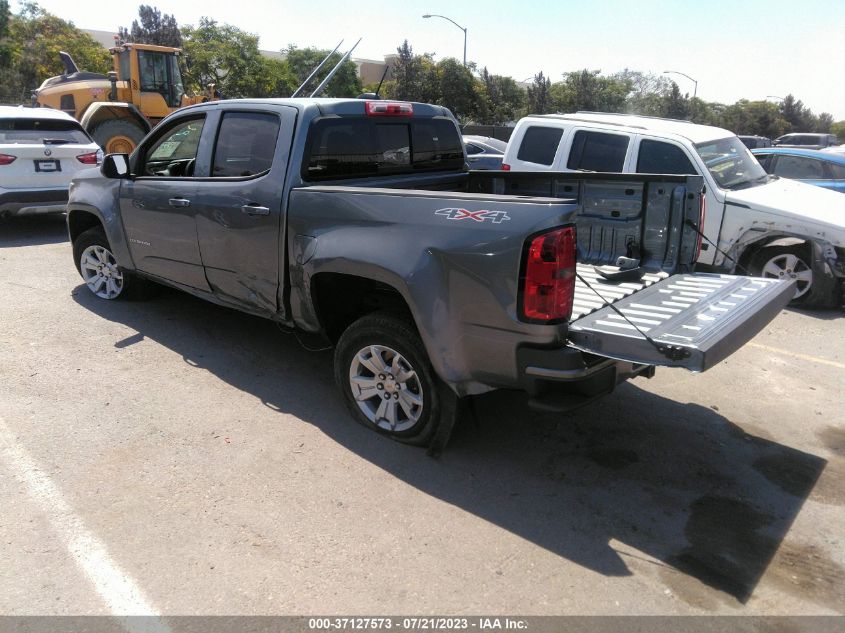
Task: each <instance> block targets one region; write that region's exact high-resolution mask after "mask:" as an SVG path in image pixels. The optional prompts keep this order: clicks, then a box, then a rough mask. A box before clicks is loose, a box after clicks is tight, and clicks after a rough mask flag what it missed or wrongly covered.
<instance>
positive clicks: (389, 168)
mask: <svg viewBox="0 0 845 633" xmlns="http://www.w3.org/2000/svg"><path fill="white" fill-rule="evenodd" d="M463 166H464V146H463V142H462V140H461V137H460V135H459V134H458V130H457V128H456V127H455V124H454V122H453V121H452V120H451V119H447V118H431V119H422V118H421V119H410V120H408V119H404V120H394V121H387V120H384V119H377V118H352V117H339V118H325V119H318V120H316V121H314V123H312V125H311V130H310V132H309V135H308V145H307V147H306V151H305V162H304V164H303V166H302V177H303V179H305V180H330V179H338V178H356V177H364V176H380V175H386V174H407V173H414V172H417V171H430V170H456V169H463Z"/></svg>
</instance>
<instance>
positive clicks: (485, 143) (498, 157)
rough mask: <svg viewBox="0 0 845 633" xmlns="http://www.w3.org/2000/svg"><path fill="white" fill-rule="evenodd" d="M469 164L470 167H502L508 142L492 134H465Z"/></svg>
mask: <svg viewBox="0 0 845 633" xmlns="http://www.w3.org/2000/svg"><path fill="white" fill-rule="evenodd" d="M463 138H464V147H465V148H466V153H467V165H469V168H470V169H501V168H502V157H503V156H504V154H505V148H506V147H507V146H508V144H507V142H505V141H500V140H499V139H497V138H493V137H492V136H475V135H473V134H464V137H463Z"/></svg>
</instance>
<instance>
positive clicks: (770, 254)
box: [750, 246, 815, 305]
mask: <svg viewBox="0 0 845 633" xmlns="http://www.w3.org/2000/svg"><path fill="white" fill-rule="evenodd" d="M750 268H751V272H752V273H753V274H755V275H757V276H758V277H765V278H768V279H785V280H789V279H795V280H796V281H797V282H798V287H797V288H796V289H795V296H794V297H793V298H792V301H791V302H790V305H801V304H803V303H805V302H808V300H809V299H810V297H811V296H812V295H813V291H814V290H815V288H814V286H813V265H812V262H811V261H810V260H809V258H808V257H807V253H806V249H804V248H801V247H800V246H769V247H767V248H762V249H760V251H759V252H758V253H757V254H756V255H754V257H753V258H752V260H751V267H750Z"/></svg>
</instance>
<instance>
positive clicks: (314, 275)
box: [67, 99, 794, 445]
mask: <svg viewBox="0 0 845 633" xmlns="http://www.w3.org/2000/svg"><path fill="white" fill-rule="evenodd" d="M465 159H466V157H465V154H464V149H463V145H462V143H461V136H460V132H459V130H458V127H457V125H456V123H455V121H454V118H453V117H452V116H451V115H450V113H449V112H448V110H445V109H444V108H441V107H438V106H432V105H425V104H419V103H401V102H387V101H364V100H352V99H346V100H337V99H314V100H308V99H272V100H233V101H219V102H215V103H207V104H202V105H199V106H192V107H188V108H183V109H181V110H179V111H178V112H176V113H174V114H172V115H171V116H169V117H167V118H166V119H165V120H164V121H162V123H161V124H159V125H158V126H157V127H156V128H155V129H154V130H153V131H152V132H151V133H150V134H149V136H147V138H146V139H144V140H143V141H142V142H141V143H140V145H139V146H138V148H137V149H136V150H135V152H134V153H133V154H132V156H131V157H128V156H126V155H120V154H113V155H109V156H107V157H106V159H105V161H104V163H103V165H102V167H101V169H100V170H93V169H92V170H88V171H87V172H85V173H84V174H82V175H80V176H79V177H78V178H76V179H75V180H74V181H73V184H72V186H71V189H70V199H69V203H68V214H67V222H68V228H69V232H70V239H71V242H72V243H73V256H74V260H75V264H76V266H77V268H78V269H79V272H80V274H81V275H82V278H83V280H84V282H85V284H86V285H87V287H88V288H89V289H90V290H91V291H92V292H93V293H94V294H95V295H96V296H98V297H101V298H103V299H109V300H111V299H121V298H124V297H127V296H131V295H133V294H137V293H139V291H140V290H141V289H142V287H143V286H144V285H145V284H148V283H149V282H150V281H155V282H160V283H163V284H167V285H169V286H173V287H175V288H179V289H181V290H184V291H186V292H189V293H191V294H193V295H196V296H198V297H202V298H204V299H207V300H209V301H212V302H214V303H217V304H221V305H224V306H229V307H232V308H236V309H238V310H242V311H244V312H249V313H252V314H256V315H260V316H263V317H267V318H269V319H273V320H275V321H277V322H279V323H281V324H283V325H285V326H289V327H292V328H296V329H297V330H299V331H300V332H305V333H311V334H313V335H318V336H321V337H323V338H324V339H326V340H327V341H328V343H329V344H331V345H333V346H334V348H335V353H334V363H335V378H336V381H337V384H338V387H339V388H340V390H341V392H342V393H343V396H344V399H345V401H346V403H347V405H348V408H349V410H350V411H351V413H352V415H353V416H354V417H355V418H356V419H357V420H358V421H359V422H361V423H363V424H364V425H366V426H369V427H371V428H373V429H375V430H377V431H380V432H382V433H385V434H387V435H389V436H391V437H393V438H395V439H397V440H400V441H404V442H407V443H411V444H419V445H426V444H431V443H432V442H435V441H437V439H436V438H437V437H438V436H440V435H441V434H442V432H443V431H442V429H443V428H451V424H452V422H453V419H454V411H455V409H456V404H457V402H458V400H459V399H460V398H462V397H463V396H469V395H474V394H481V393H484V392H486V391H490V390H493V389H514V390H521V391H524V392H527V394H528V396H529V402H530V404H532V405H534V406H537V407H542V408H545V409H547V410H567V409H571V408H573V407H576V406H578V405H581V404H584V403H586V402H589V401H590V400H592V399H593V398H596V397H598V396H600V395H602V394H606V393H609V392H610V391H612V390H613V389H614V387H615V386H616V385H617V384H619V383H620V382H622V381H624V380H626V379H628V378H632V377H634V376H638V375H639V376H647V377H650V376H651V375H652V374H653V372H654V368H655V366H658V365H663V366H671V367H684V368H686V369H689V370H692V371H703V370H706V369H707V368H709V367H712V366H713V365H715V364H716V363H718V362H720V361H721V360H722V359H724V358H725V357H726V356H728V355H729V354H731V353H732V352H733V351H735V350H736V349H738V348H739V347H740V346H741V345H743V344H744V343H745V341H747V340H748V339H749V338H750V337H752V336H753V335H754V334H755V333H756V332H758V331H759V330H760V329H761V328H762V327H763V326H765V324H766V323H768V322H769V321H770V320H771V319H772V318H774V316H775V315H776V314H777V313H778V312H779V311H780V310H781V309H782V308H783V306H785V305H786V304H787V303H788V302H789V300H790V297H791V296H792V294H793V292H794V286H793V285H792V282H783V281H777V280H768V279H760V278H751V277H737V276H731V275H719V274H694V273H692V266H693V264H694V263H695V261H696V257H697V255H698V252H699V249H700V243H699V233H698V232H697V227H698V226H699V225H700V222H701V218H700V212H701V206H700V205H701V190H702V185H703V183H702V180H701V178H700V177H698V176H669V175H667V176H662V175H633V174H597V173H570V174H558V173H555V174H552V173H505V172H472V171H467V170H466V169H465Z"/></svg>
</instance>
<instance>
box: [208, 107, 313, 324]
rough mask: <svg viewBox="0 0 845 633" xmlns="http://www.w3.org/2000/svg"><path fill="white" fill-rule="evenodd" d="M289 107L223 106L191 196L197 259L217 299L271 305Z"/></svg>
mask: <svg viewBox="0 0 845 633" xmlns="http://www.w3.org/2000/svg"><path fill="white" fill-rule="evenodd" d="M295 122H296V110H295V109H294V108H291V107H284V108H279V107H275V108H273V109H261V108H260V107H255V106H247V105H244V106H239V108H238V109H237V110H234V109H233V110H229V109H226V110H223V111H222V112H221V116H220V119H219V125H218V128H217V132H216V134H215V139H216V140H215V143H214V150H213V154H212V158H211V166H210V171H209V173H208V174H205V176H206V177H204V178H203V179H202V182H201V183H200V186H199V188H198V191H197V193H196V195H195V197H194V200H193V202H194V203H195V209H196V213H197V216H196V220H197V235H198V237H199V245H200V251H201V253H202V261H203V264H204V266H205V274H206V277H207V279H208V283H209V284H210V286H211V290H212V292H214V294H215V295H217V296H218V297H219V298H220V299H221V300H223V301H226V302H227V303H232V304H235V305H238V306H244V307H248V308H250V309H252V310H258V311H261V312H268V313H271V314H272V313H275V312H277V310H278V308H279V301H278V287H279V270H280V267H281V261H282V260H281V257H282V254H283V249H281V248H280V245H281V244H283V243H284V241H283V235H282V231H283V222H282V214H283V208H282V205H283V199H284V185H285V176H286V172H287V165H288V160H289V159H290V148H291V141H292V138H293V130H294V125H295Z"/></svg>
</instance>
